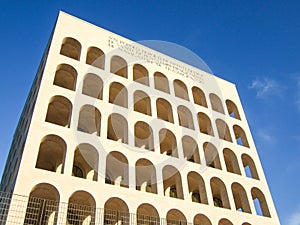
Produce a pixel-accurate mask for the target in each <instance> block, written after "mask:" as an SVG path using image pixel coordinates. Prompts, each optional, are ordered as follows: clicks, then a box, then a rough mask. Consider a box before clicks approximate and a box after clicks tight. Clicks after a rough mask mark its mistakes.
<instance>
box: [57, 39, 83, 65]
mask: <svg viewBox="0 0 300 225" xmlns="http://www.w3.org/2000/svg"><path fill="white" fill-rule="evenodd" d="M80 53H81V44H80V42H79V41H77V40H76V39H74V38H71V37H66V38H64V40H63V41H62V45H61V49H60V54H61V55H64V56H67V57H70V58H72V59H76V60H79V59H80Z"/></svg>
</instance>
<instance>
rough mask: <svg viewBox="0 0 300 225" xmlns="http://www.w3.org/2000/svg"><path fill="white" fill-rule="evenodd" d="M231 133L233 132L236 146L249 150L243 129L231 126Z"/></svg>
mask: <svg viewBox="0 0 300 225" xmlns="http://www.w3.org/2000/svg"><path fill="white" fill-rule="evenodd" d="M233 132H234V135H235V139H236V143H237V144H238V145H242V146H244V147H247V148H250V146H249V142H248V140H247V136H246V134H245V131H244V130H243V128H241V127H240V126H238V125H234V126H233Z"/></svg>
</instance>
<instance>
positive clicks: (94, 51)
mask: <svg viewBox="0 0 300 225" xmlns="http://www.w3.org/2000/svg"><path fill="white" fill-rule="evenodd" d="M104 63H105V55H104V52H103V51H102V50H101V49H99V48H96V47H89V49H88V51H87V55H86V64H88V65H91V66H94V67H97V68H100V69H102V70H103V69H104Z"/></svg>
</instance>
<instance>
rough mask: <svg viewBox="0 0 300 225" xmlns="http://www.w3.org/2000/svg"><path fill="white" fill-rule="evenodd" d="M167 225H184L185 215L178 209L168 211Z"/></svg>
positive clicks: (185, 222)
mask: <svg viewBox="0 0 300 225" xmlns="http://www.w3.org/2000/svg"><path fill="white" fill-rule="evenodd" d="M166 217H167V218H166V219H167V225H175V224H176V225H186V224H187V221H186V218H185V215H184V214H183V213H182V212H181V211H179V210H178V209H170V210H169V211H168V213H167V216H166Z"/></svg>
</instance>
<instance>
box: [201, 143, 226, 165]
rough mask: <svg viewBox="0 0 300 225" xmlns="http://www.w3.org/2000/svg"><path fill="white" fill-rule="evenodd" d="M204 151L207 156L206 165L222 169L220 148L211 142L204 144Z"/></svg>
mask: <svg viewBox="0 0 300 225" xmlns="http://www.w3.org/2000/svg"><path fill="white" fill-rule="evenodd" d="M203 151H204V156H205V161H206V165H207V166H209V167H212V168H216V169H219V170H221V169H222V167H221V162H220V157H219V153H218V149H217V148H216V147H215V146H214V145H213V144H212V143H209V142H205V143H204V144H203Z"/></svg>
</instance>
